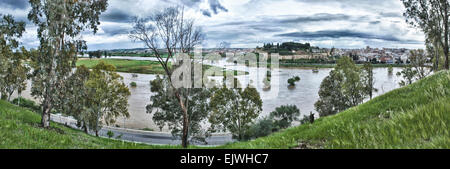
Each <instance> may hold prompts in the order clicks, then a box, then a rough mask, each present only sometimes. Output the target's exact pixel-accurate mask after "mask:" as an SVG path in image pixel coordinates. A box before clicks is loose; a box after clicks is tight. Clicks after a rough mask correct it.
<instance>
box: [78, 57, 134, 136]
mask: <svg viewBox="0 0 450 169" xmlns="http://www.w3.org/2000/svg"><path fill="white" fill-rule="evenodd" d="M115 71H116V68H115V67H114V66H113V65H110V64H106V63H104V62H103V61H101V62H100V63H99V64H98V65H96V66H95V67H94V68H93V70H92V71H91V72H90V73H89V80H88V81H86V83H85V87H86V90H87V97H86V98H87V102H86V103H87V104H88V105H87V106H86V107H85V110H84V111H83V112H82V113H83V114H82V116H84V117H83V119H81V120H84V121H83V124H85V125H86V126H87V127H88V128H89V129H91V130H93V131H94V132H95V135H96V136H98V132H99V131H100V129H101V128H102V125H103V123H106V125H111V124H114V123H115V122H116V118H117V117H120V116H122V117H125V118H128V117H129V116H130V114H129V113H128V97H129V96H130V95H131V93H130V91H129V89H128V87H127V86H126V85H125V84H124V83H123V78H122V76H120V75H119V74H117V73H116V72H115Z"/></svg>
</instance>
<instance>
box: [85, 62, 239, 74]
mask: <svg viewBox="0 0 450 169" xmlns="http://www.w3.org/2000/svg"><path fill="white" fill-rule="evenodd" d="M100 61H104V62H105V63H108V64H111V65H114V66H115V67H116V68H117V70H116V71H117V72H125V73H141V74H165V71H164V69H163V67H162V66H161V65H160V63H159V62H157V61H144V60H127V59H82V60H78V61H77V66H81V65H84V66H86V67H87V68H93V67H94V66H95V65H97V64H98V63H99V62H100ZM169 64H170V63H169ZM203 69H211V70H213V72H214V76H218V75H221V74H222V72H223V69H222V68H219V67H215V66H210V65H203ZM228 71H230V70H228ZM230 72H231V71H230ZM225 73H226V72H225ZM225 73H223V74H225ZM231 73H232V72H231ZM234 74H235V75H244V74H248V72H243V71H235V72H234Z"/></svg>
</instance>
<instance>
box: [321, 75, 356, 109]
mask: <svg viewBox="0 0 450 169" xmlns="http://www.w3.org/2000/svg"><path fill="white" fill-rule="evenodd" d="M343 78H344V77H343V76H342V74H341V73H340V72H338V71H336V70H332V71H331V72H330V75H328V76H327V77H325V79H324V80H323V81H322V83H321V84H320V90H319V97H320V99H319V100H318V101H317V102H316V103H315V104H314V107H315V108H316V110H317V112H319V115H320V117H324V116H329V115H333V114H337V113H339V112H340V111H343V110H345V109H347V108H348V107H350V106H349V105H348V101H347V100H348V99H347V98H346V97H345V96H344V94H343V93H342V81H343Z"/></svg>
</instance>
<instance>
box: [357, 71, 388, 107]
mask: <svg viewBox="0 0 450 169" xmlns="http://www.w3.org/2000/svg"><path fill="white" fill-rule="evenodd" d="M361 71H362V72H361V79H362V81H363V88H364V89H363V90H364V92H365V93H366V94H367V95H369V98H370V99H372V97H373V92H377V91H378V89H377V88H375V87H374V85H375V78H374V77H373V66H372V64H371V63H370V62H368V63H365V64H364V66H363V68H362V70H361ZM390 74H391V73H390Z"/></svg>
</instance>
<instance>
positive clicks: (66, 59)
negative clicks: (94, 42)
mask: <svg viewBox="0 0 450 169" xmlns="http://www.w3.org/2000/svg"><path fill="white" fill-rule="evenodd" d="M30 4H31V11H30V12H29V14H28V19H29V20H30V21H32V22H33V23H34V24H36V25H37V26H38V29H37V32H38V34H37V36H38V38H39V40H40V45H39V48H38V50H39V55H37V56H36V57H33V58H32V61H33V62H34V63H33V64H32V65H33V69H34V73H33V86H32V95H33V96H34V97H38V98H41V99H42V103H41V104H42V108H43V110H42V126H43V127H49V126H50V112H51V111H52V110H53V108H54V107H55V106H57V105H55V104H56V103H58V102H59V101H58V100H57V99H58V98H63V97H62V96H65V95H66V94H65V90H61V89H63V88H64V86H65V85H64V83H65V82H66V79H67V77H68V76H69V75H70V74H71V72H72V68H75V64H76V61H77V52H78V51H80V50H82V49H86V45H85V42H84V41H83V40H81V39H78V37H79V35H80V34H81V32H83V31H85V30H86V29H89V28H90V29H92V30H93V32H94V33H96V32H97V29H98V28H97V25H98V24H100V22H99V16H100V14H101V13H102V12H104V11H105V10H106V7H107V0H89V1H80V0H30Z"/></svg>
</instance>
